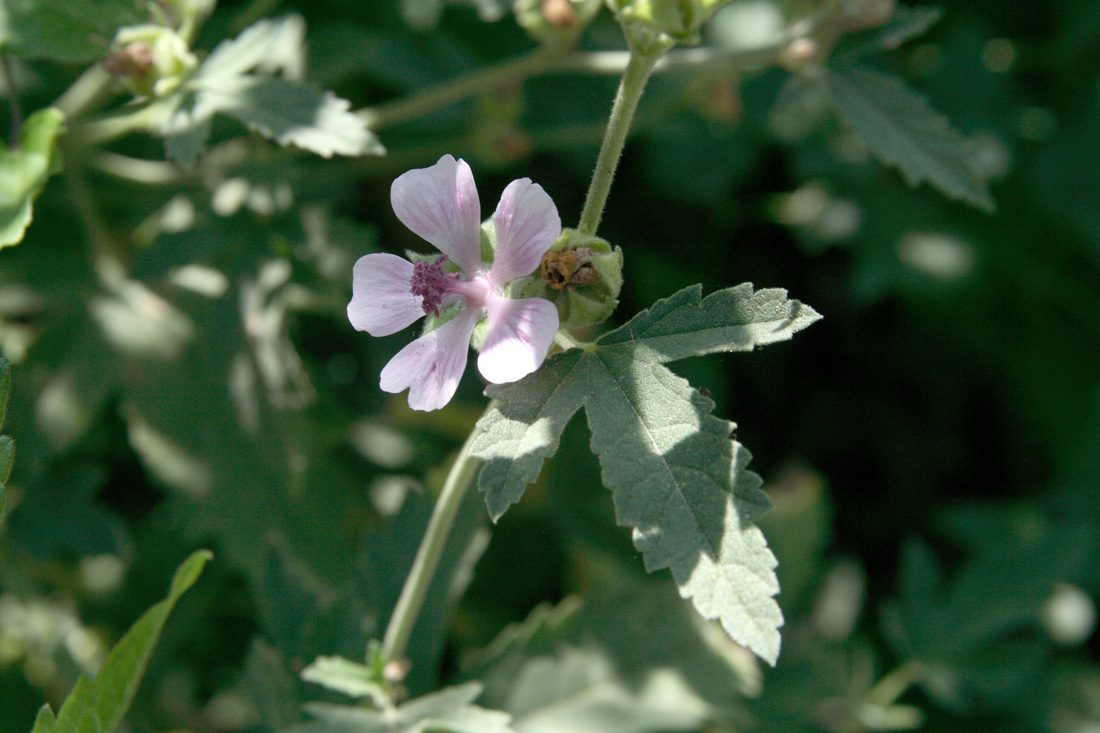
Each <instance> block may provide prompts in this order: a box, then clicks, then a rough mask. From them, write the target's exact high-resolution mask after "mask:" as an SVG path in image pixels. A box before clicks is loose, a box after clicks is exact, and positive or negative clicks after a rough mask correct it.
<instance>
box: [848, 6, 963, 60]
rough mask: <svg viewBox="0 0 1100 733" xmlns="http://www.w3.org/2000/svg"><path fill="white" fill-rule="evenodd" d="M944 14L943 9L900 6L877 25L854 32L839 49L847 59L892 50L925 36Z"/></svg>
mask: <svg viewBox="0 0 1100 733" xmlns="http://www.w3.org/2000/svg"><path fill="white" fill-rule="evenodd" d="M942 17H943V8H940V7H937V6H935V5H921V6H918V7H915V8H911V7H908V6H906V5H899V6H898V7H897V9H896V10H895V11H894V15H893V17H891V18H890V20H888V21H886V23H884V24H883V25H880V26H878V27H877V28H872V29H871V30H869V31H865V32H864V33H859V34H856V35H854V36H853V37H852V38H851V40H850V41H848V42H846V43H845V44H844V50H843V51H841V52H840V55H842V56H843V57H844V58H845V59H857V58H861V57H863V56H869V55H871V54H873V53H878V52H880V51H892V50H894V49H895V48H897V47H898V46H900V45H901V44H903V43H905V42H906V41H909V40H912V39H914V38H917V37H919V36H923V35H924V34H925V33H927V32H928V29H929V28H931V27H932V26H934V25H935V24H936V23H937V22H939V19H940V18H942Z"/></svg>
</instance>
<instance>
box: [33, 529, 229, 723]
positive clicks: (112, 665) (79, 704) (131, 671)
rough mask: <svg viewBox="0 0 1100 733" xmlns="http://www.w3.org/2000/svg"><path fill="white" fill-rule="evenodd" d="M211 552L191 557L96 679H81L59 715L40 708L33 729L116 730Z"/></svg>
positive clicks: (120, 643)
mask: <svg viewBox="0 0 1100 733" xmlns="http://www.w3.org/2000/svg"><path fill="white" fill-rule="evenodd" d="M211 557H212V555H211V553H210V552H209V551H207V550H199V551H198V552H195V553H193V554H192V555H191V556H190V557H189V558H187V559H186V560H185V561H184V562H183V564H182V565H180V567H179V569H178V570H177V571H176V575H175V577H174V578H173V579H172V586H171V588H170V589H169V591H168V596H167V597H166V598H165V599H164V600H163V601H161V602H160V603H157V604H156V605H155V606H153V607H152V608H150V609H149V610H148V611H146V612H145V614H144V615H143V616H142V617H141V618H140V619H138V621H137V623H135V624H134V625H133V626H132V627H131V628H130V630H129V631H128V632H126V635H125V636H124V637H122V639H121V640H120V641H119V642H118V644H116V645H115V647H114V649H112V650H111V653H110V654H109V655H108V656H107V660H106V661H105V662H104V663H103V668H102V669H100V670H99V674H97V675H96V677H95V680H94V681H92V680H90V679H89V678H88V677H86V676H82V677H81V678H80V679H79V680H77V683H76V687H75V688H74V689H73V691H72V693H70V695H69V697H68V698H67V699H66V700H65V702H64V704H62V706H61V710H60V712H59V713H58V714H57V718H56V719H54V717H53V714H52V713H51V712H50V711H49V709H48V708H43V709H42V710H40V711H39V714H38V719H37V720H36V721H35V726H34V730H33V731H32V733H47V731H58V733H109V732H110V731H112V730H114V729H115V728H116V727H117V726H118V724H119V723H120V722H121V721H122V718H123V716H124V715H125V714H126V710H127V709H128V708H129V706H130V701H131V700H132V699H133V697H134V693H135V692H137V688H138V683H140V682H141V677H142V675H143V674H144V673H145V666H146V665H147V664H148V662H149V656H150V655H151V654H152V652H153V647H154V645H155V644H156V642H157V637H159V636H160V632H161V629H162V628H164V622H165V621H167V619H168V615H169V614H170V613H171V612H172V609H173V608H174V607H175V605H176V601H178V600H179V598H180V596H182V595H183V594H184V592H186V591H187V589H188V588H190V587H191V586H192V585H193V584H194V583H195V581H196V580H197V579H198V577H199V574H200V573H201V572H202V569H203V567H204V566H205V565H206V563H207V561H208V560H210V559H211Z"/></svg>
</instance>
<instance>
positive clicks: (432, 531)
mask: <svg viewBox="0 0 1100 733" xmlns="http://www.w3.org/2000/svg"><path fill="white" fill-rule="evenodd" d="M495 406H496V401H493V402H490V403H489V406H488V407H487V408H486V409H485V411H486V413H488V411H489V410H491V409H493V407H495ZM479 435H481V431H480V430H479V429H477V428H474V429H473V430H472V431H470V436H469V437H468V438H466V442H465V443H464V444H463V446H462V449H461V450H460V451H459V452H458V456H457V457H456V458H455V462H454V464H453V465H452V466H451V470H450V472H449V473H448V474H447V480H446V481H445V482H444V483H443V490H442V491H441V492H440V493H439V498H438V499H436V502H435V508H434V509H433V510H432V518H431V519H430V520H429V521H428V528H427V529H426V530H425V532H424V539H422V540H421V541H420V548H419V549H418V550H417V551H416V558H415V559H414V560H413V565H412V569H411V570H409V577H408V578H407V579H406V580H405V586H404V587H403V588H402V589H401V596H400V597H399V598H398V599H397V606H395V607H394V609H393V615H392V616H391V617H390V623H389V626H387V627H386V635H385V637H384V638H383V639H382V658H383V659H385V660H387V661H393V660H397V659H401V658H403V657H404V656H405V650H406V649H407V648H408V646H409V639H410V637H411V636H412V631H413V627H414V626H416V621H417V618H418V617H419V616H420V610H421V609H422V608H423V607H424V599H425V598H426V597H427V595H428V588H430V587H431V584H432V580H433V578H434V577H435V571H436V570H437V569H438V568H439V560H440V558H441V557H442V556H443V548H444V547H445V546H446V545H447V539H448V538H449V537H450V534H451V528H452V527H453V526H454V521H455V516H456V515H457V514H458V509H459V507H460V506H462V499H463V497H465V495H466V490H467V489H469V488H470V484H472V483H473V480H474V475H475V474H476V473H477V469H478V467H479V466H480V465H481V463H480V461H478V460H477V459H476V458H474V457H473V456H471V455H470V448H471V447H472V446H473V444H474V440H475V439H476V438H477V436H479Z"/></svg>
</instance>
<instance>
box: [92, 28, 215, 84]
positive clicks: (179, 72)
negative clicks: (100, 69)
mask: <svg viewBox="0 0 1100 733" xmlns="http://www.w3.org/2000/svg"><path fill="white" fill-rule="evenodd" d="M103 66H104V68H105V69H107V71H108V72H110V73H111V74H113V75H114V76H115V77H117V78H118V79H120V80H121V81H122V82H123V83H124V84H125V85H126V86H128V87H129V88H130V89H131V90H132V91H133V92H134V94H137V95H139V96H145V97H160V96H163V95H165V94H167V93H168V92H171V91H172V90H174V89H176V88H177V87H179V85H180V84H181V83H182V82H183V80H184V78H185V77H186V76H187V75H188V74H189V73H190V72H191V71H193V70H194V69H195V68H196V67H197V66H198V60H197V59H196V58H195V55H194V54H193V53H191V49H190V48H188V46H187V43H186V42H185V41H184V40H183V39H182V38H180V36H179V34H177V33H176V32H175V31H174V30H172V29H171V28H165V27H163V26H157V25H133V26H127V27H125V28H121V29H119V31H118V33H117V34H116V35H115V42H114V46H113V48H112V50H111V52H110V53H109V54H107V57H106V58H105V59H103Z"/></svg>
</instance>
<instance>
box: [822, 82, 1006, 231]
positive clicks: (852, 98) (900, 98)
mask: <svg viewBox="0 0 1100 733" xmlns="http://www.w3.org/2000/svg"><path fill="white" fill-rule="evenodd" d="M827 78H828V82H829V89H830V91H831V93H832V98H833V104H834V105H835V107H836V110H837V113H838V114H839V115H840V117H841V119H843V120H844V122H845V123H847V124H848V125H849V126H850V127H851V128H852V129H854V130H855V131H856V133H858V134H859V136H860V137H861V138H862V139H863V141H864V142H865V143H866V144H867V147H868V148H870V149H871V152H873V153H874V154H875V155H876V156H877V157H878V158H879V159H881V160H882V161H883V162H885V163H887V164H888V165H892V166H895V167H897V168H898V169H899V170H900V171H901V173H902V175H903V176H904V177H905V180H906V181H907V182H908V183H909V185H911V186H916V185H917V184H919V183H920V182H922V181H928V182H929V183H931V184H932V185H933V186H935V187H936V188H938V189H939V190H940V191H941V192H942V193H944V194H945V195H946V196H948V197H950V198H953V199H959V200H962V201H965V202H967V203H969V204H971V205H972V206H976V207H978V208H980V209H982V210H984V211H987V212H993V211H994V210H995V209H996V203H995V202H994V201H993V195H992V194H991V193H990V191H989V185H988V182H987V181H986V179H985V177H983V176H982V175H981V174H980V173H979V172H978V170H977V168H976V167H975V165H974V164H973V162H972V156H973V149H972V145H971V143H970V141H969V140H967V138H966V137H965V136H964V135H963V134H962V133H960V132H959V131H958V130H956V129H955V128H954V127H952V126H951V123H950V121H949V120H948V119H947V118H946V117H945V116H944V115H942V114H940V113H939V112H937V111H936V110H934V109H932V107H930V106H929V105H928V102H927V100H926V99H925V98H924V97H923V96H921V95H920V94H918V93H917V92H915V91H913V90H912V89H910V88H909V87H908V86H906V84H905V83H904V82H903V81H902V80H901V79H899V78H897V77H895V76H892V75H890V74H886V73H884V72H881V71H875V70H872V69H868V68H865V67H861V66H856V65H847V64H846V65H841V66H834V67H830V68H829V69H828V71H827Z"/></svg>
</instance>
